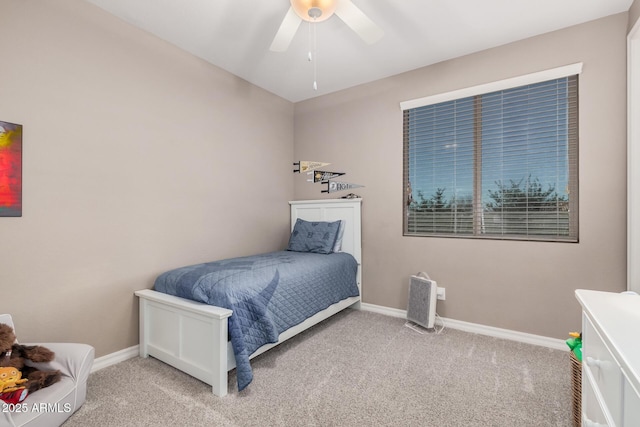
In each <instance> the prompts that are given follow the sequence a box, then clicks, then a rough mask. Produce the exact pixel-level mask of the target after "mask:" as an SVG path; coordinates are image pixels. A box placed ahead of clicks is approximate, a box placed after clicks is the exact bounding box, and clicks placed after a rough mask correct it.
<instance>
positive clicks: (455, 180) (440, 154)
mask: <svg viewBox="0 0 640 427" xmlns="http://www.w3.org/2000/svg"><path fill="white" fill-rule="evenodd" d="M403 128H404V188H405V195H404V197H405V205H404V214H405V215H404V218H405V219H404V233H405V234H406V235H440V236H463V237H490V238H501V239H525V240H554V241H556V240H557V241H577V240H578V209H577V207H578V203H577V196H578V191H577V190H578V182H577V178H578V173H577V166H578V78H577V75H575V74H574V75H570V76H566V77H560V78H554V79H552V80H546V81H541V82H535V83H529V84H525V85H522V86H518V87H512V88H505V89H501V90H497V91H494V92H489V93H482V94H474V95H472V96H466V97H463V98H457V99H452V100H447V101H444V102H438V103H431V104H427V105H422V106H417V107H411V108H406V109H405V111H404V126H403Z"/></svg>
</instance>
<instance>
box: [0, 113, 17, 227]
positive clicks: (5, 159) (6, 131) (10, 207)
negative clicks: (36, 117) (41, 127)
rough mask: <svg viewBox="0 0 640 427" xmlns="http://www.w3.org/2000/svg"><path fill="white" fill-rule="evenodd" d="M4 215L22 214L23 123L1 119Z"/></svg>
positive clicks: (0, 178) (0, 169)
mask: <svg viewBox="0 0 640 427" xmlns="http://www.w3.org/2000/svg"><path fill="white" fill-rule="evenodd" d="M2 216H22V125H18V124H15V123H8V122H3V121H0V217H2Z"/></svg>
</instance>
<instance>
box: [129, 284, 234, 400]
mask: <svg viewBox="0 0 640 427" xmlns="http://www.w3.org/2000/svg"><path fill="white" fill-rule="evenodd" d="M135 295H136V296H138V297H139V299H140V357H147V356H153V357H155V358H156V359H159V360H161V361H163V362H165V363H167V364H169V365H171V366H173V367H175V368H177V369H179V370H181V371H184V372H186V373H188V374H189V375H191V376H193V377H196V378H198V379H199V380H201V381H203V382H205V383H207V384H209V385H211V387H212V390H213V394H215V395H216V396H221V397H222V396H225V395H226V394H227V321H228V318H229V316H231V313H232V311H231V310H227V309H225V308H221V307H215V306H210V305H207V304H202V303H199V302H195V301H190V300H187V299H184V298H178V297H174V296H170V295H166V294H163V293H160V292H156V291H153V290H150V289H145V290H141V291H136V292H135Z"/></svg>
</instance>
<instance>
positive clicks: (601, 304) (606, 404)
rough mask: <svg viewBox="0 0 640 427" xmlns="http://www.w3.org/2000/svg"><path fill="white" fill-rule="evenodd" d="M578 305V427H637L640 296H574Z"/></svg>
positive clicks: (580, 292) (587, 293) (592, 293)
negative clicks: (579, 409)
mask: <svg viewBox="0 0 640 427" xmlns="http://www.w3.org/2000/svg"><path fill="white" fill-rule="evenodd" d="M576 298H577V299H578V301H579V302H580V304H581V305H582V310H583V312H582V425H583V426H585V427H600V426H609V427H638V426H640V394H639V393H638V390H640V376H639V374H640V341H639V340H638V339H637V336H638V328H640V296H637V295H626V294H616V293H611V292H599V291H587V290H580V289H579V290H577V291H576Z"/></svg>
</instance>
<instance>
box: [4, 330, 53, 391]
mask: <svg viewBox="0 0 640 427" xmlns="http://www.w3.org/2000/svg"><path fill="white" fill-rule="evenodd" d="M54 356H55V354H54V353H53V352H52V351H51V350H49V349H48V348H46V347H43V346H39V345H29V346H27V345H21V344H18V343H17V342H16V335H15V333H14V332H13V328H12V327H11V326H9V325H6V324H4V323H0V367H13V368H16V369H18V370H19V371H20V375H21V376H22V377H23V379H20V378H18V379H19V380H20V381H23V382H24V384H23V385H24V387H25V389H26V390H27V391H28V392H29V393H33V392H34V391H36V390H40V389H41V388H44V387H48V386H50V385H51V384H53V383H56V382H58V381H60V377H61V374H60V371H42V370H39V369H37V368H35V367H33V366H29V365H28V362H29V361H31V362H34V363H42V362H51V361H52V360H53V357H54ZM20 384H22V382H21V383H20Z"/></svg>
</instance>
